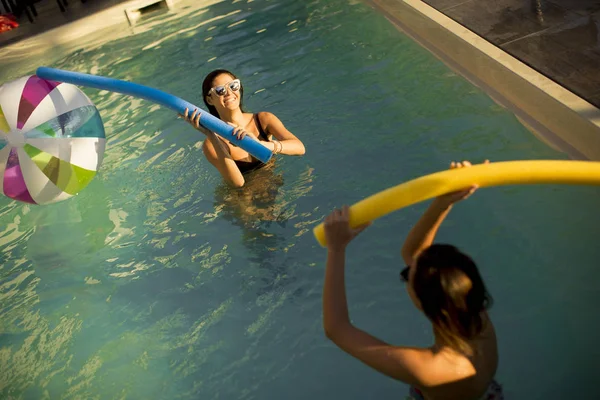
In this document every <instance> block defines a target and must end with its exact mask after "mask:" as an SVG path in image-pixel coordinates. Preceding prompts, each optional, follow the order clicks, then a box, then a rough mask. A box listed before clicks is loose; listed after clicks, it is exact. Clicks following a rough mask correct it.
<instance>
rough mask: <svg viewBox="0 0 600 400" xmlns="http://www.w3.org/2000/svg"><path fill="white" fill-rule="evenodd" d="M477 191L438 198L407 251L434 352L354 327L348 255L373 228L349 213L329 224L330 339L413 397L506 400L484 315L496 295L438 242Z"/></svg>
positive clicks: (409, 284)
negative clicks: (357, 223) (445, 224)
mask: <svg viewBox="0 0 600 400" xmlns="http://www.w3.org/2000/svg"><path fill="white" fill-rule="evenodd" d="M486 163H487V161H486ZM469 166H471V164H470V163H469V162H468V161H465V162H463V163H458V164H455V163H452V165H451V168H461V167H469ZM476 189H477V187H476V186H472V187H470V188H468V189H466V190H463V191H458V192H454V193H449V194H446V195H443V196H440V197H438V198H436V199H435V200H434V201H433V202H432V203H431V205H430V206H429V208H428V209H427V211H426V212H425V214H423V216H422V217H421V219H420V220H419V221H418V222H417V224H416V225H415V226H414V227H413V228H412V230H411V231H410V233H409V235H408V237H407V239H406V241H405V243H404V246H403V247H402V257H403V259H404V261H405V262H406V264H407V265H408V267H406V268H405V269H404V270H403V271H402V272H401V274H400V275H401V278H402V280H403V281H405V282H406V289H407V291H408V295H409V297H410V298H411V300H412V301H413V303H414V305H415V306H416V307H417V308H418V309H419V310H420V311H422V312H423V313H424V314H425V315H426V317H427V318H428V319H429V320H430V321H431V324H432V329H433V335H434V338H435V340H434V344H433V345H432V346H431V347H429V348H416V347H405V346H392V345H390V344H387V343H385V342H383V341H381V340H379V339H377V338H375V337H373V336H371V335H370V334H368V333H366V332H364V331H362V330H360V329H358V328H356V327H354V326H353V325H352V323H351V322H350V318H349V315H348V306H347V304H346V293H345V287H344V286H345V284H344V263H345V250H346V246H347V245H348V243H349V242H350V241H351V240H352V239H354V237H356V235H358V234H359V233H360V232H361V231H362V230H364V229H365V228H366V227H367V226H368V225H369V224H366V225H364V226H362V227H359V228H356V229H351V228H350V227H349V225H348V214H349V211H348V207H344V208H342V209H341V210H335V211H333V212H332V213H331V214H330V215H329V216H328V217H327V218H326V220H325V234H326V238H327V247H328V252H327V268H326V272H325V284H324V289H323V325H324V329H325V333H326V335H327V337H328V338H329V339H331V340H332V341H333V342H334V343H335V344H336V345H337V346H338V347H340V348H341V349H342V350H344V351H345V352H347V353H349V354H350V355H352V356H354V357H356V358H358V359H359V360H360V361H362V362H363V363H365V364H367V365H368V366H370V367H372V368H374V369H376V370H378V371H379V372H381V373H383V374H385V375H387V376H390V377H392V378H394V379H397V380H400V381H402V382H405V383H407V384H409V385H410V386H411V389H410V396H409V397H408V399H414V400H420V399H444V400H454V399H456V400H468V399H487V400H492V399H493V400H498V399H503V394H502V388H501V386H500V385H498V383H497V382H496V381H495V380H494V375H495V373H496V368H497V365H498V350H497V343H496V334H495V331H494V326H493V324H492V322H491V320H490V318H489V316H488V314H487V312H486V310H487V309H488V308H489V306H490V305H491V297H490V295H489V294H488V293H487V291H486V288H485V285H484V283H483V281H482V279H481V276H480V275H479V272H478V270H477V266H476V265H475V263H474V262H473V260H471V258H469V256H467V255H466V254H464V253H462V252H460V251H459V250H458V249H456V248H455V247H453V246H450V245H446V244H432V243H433V240H434V238H435V235H436V233H437V230H438V228H439V226H440V224H441V223H442V221H443V220H444V218H445V217H446V215H448V212H450V209H451V208H452V206H453V204H454V203H456V202H458V201H460V200H463V199H466V198H467V197H468V196H470V195H471V194H472V193H473V192H474V191H475V190H476Z"/></svg>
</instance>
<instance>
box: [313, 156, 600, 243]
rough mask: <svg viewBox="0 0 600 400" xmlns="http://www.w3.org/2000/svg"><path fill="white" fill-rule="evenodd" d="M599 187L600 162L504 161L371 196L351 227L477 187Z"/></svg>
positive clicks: (317, 231) (321, 232)
mask: <svg viewBox="0 0 600 400" xmlns="http://www.w3.org/2000/svg"><path fill="white" fill-rule="evenodd" d="M539 183H549V184H570V185H600V162H596V161H565V160H527V161H501V162H492V163H489V164H475V165H473V166H471V167H466V168H456V169H448V170H445V171H441V172H436V173H433V174H430V175H425V176H422V177H420V178H416V179H413V180H411V181H408V182H404V183H401V184H399V185H397V186H394V187H391V188H389V189H385V190H383V191H381V192H379V193H376V194H374V195H371V196H369V197H367V198H365V199H363V200H361V201H359V202H358V203H356V204H354V205H352V206H351V207H350V227H352V228H356V227H357V226H360V225H362V224H365V223H367V222H369V221H373V220H375V219H377V218H379V217H382V216H384V215H386V214H389V213H391V212H393V211H396V210H399V209H401V208H403V207H407V206H410V205H412V204H415V203H418V202H421V201H424V200H427V199H431V198H434V197H437V196H440V195H443V194H446V193H450V192H454V191H457V190H461V189H466V188H468V187H469V186H471V185H474V184H477V185H479V187H480V188H484V187H489V186H499V185H511V184H521V185H525V184H539ZM313 233H314V235H315V238H316V239H317V241H318V242H319V244H320V245H321V246H323V247H324V246H325V245H326V240H325V229H324V226H323V223H322V222H321V223H320V224H319V225H317V226H316V227H315V228H314V229H313Z"/></svg>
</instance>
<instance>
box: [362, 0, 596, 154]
mask: <svg viewBox="0 0 600 400" xmlns="http://www.w3.org/2000/svg"><path fill="white" fill-rule="evenodd" d="M363 1H364V2H365V3H367V4H369V5H371V6H372V7H374V8H376V9H377V10H379V11H380V12H381V13H382V14H384V15H385V16H386V18H387V19H388V20H389V21H390V22H391V23H393V24H394V25H395V26H396V27H397V28H398V29H400V30H401V31H402V32H404V33H405V34H406V35H408V36H410V37H411V38H412V39H413V40H415V41H416V42H418V43H419V44H421V45H422V46H423V47H425V48H426V49H428V50H429V51H430V52H431V53H433V54H434V55H435V56H436V57H437V58H439V59H440V60H442V61H443V62H444V63H446V64H447V65H448V66H449V67H450V68H451V69H453V70H454V71H455V72H457V73H459V74H461V75H462V76H464V77H465V78H466V79H468V80H469V81H470V82H471V83H473V84H474V85H476V86H478V87H480V88H481V89H483V90H485V91H486V92H487V93H488V94H489V95H490V96H491V97H492V98H493V99H494V100H495V101H496V102H498V103H499V104H501V105H503V106H504V107H507V108H508V109H510V110H511V111H512V112H513V113H514V114H515V115H516V116H517V118H519V120H520V121H521V122H522V123H523V124H524V125H525V126H526V127H528V128H529V129H530V130H531V132H532V133H534V134H535V135H536V136H537V137H538V138H539V139H540V140H542V141H544V142H545V143H547V144H548V145H550V146H552V147H553V148H555V149H558V150H560V151H563V152H565V153H566V154H568V155H569V156H570V157H571V158H574V159H590V160H600V110H599V109H598V108H596V107H595V106H593V105H592V104H590V103H589V102H587V101H585V100H584V99H582V98H581V97H579V96H577V95H575V94H574V93H572V92H571V91H569V90H567V89H566V88H564V87H563V86H561V85H559V84H557V83H556V82H554V81H553V80H551V79H549V78H547V77H546V76H544V75H543V74H541V73H539V72H537V71H536V70H534V69H533V68H531V67H529V66H527V65H526V64H524V63H523V62H521V61H519V60H518V59H516V58H515V57H513V56H511V55H510V54H508V53H506V52H505V51H504V50H502V49H500V48H498V47H496V46H495V45H493V44H491V43H490V42H488V41H486V40H485V39H484V38H482V37H481V36H479V35H477V34H475V33H473V32H472V31H470V30H469V29H467V28H465V27H464V26H462V25H460V24H459V23H457V22H455V21H454V20H452V19H451V18H449V17H447V16H445V15H444V14H442V13H441V12H439V11H437V10H436V9H434V8H433V7H431V6H429V5H427V4H426V3H424V2H422V1H420V0H363Z"/></svg>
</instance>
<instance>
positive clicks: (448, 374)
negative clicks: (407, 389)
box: [418, 313, 498, 400]
mask: <svg viewBox="0 0 600 400" xmlns="http://www.w3.org/2000/svg"><path fill="white" fill-rule="evenodd" d="M482 320H483V323H484V329H483V331H482V333H481V334H480V335H479V336H478V337H477V338H475V339H473V340H471V341H469V344H470V345H471V347H472V348H473V351H474V355H473V356H471V357H467V356H465V355H464V354H460V353H457V352H455V351H453V350H450V349H443V350H440V351H434V350H431V351H429V354H428V356H427V359H426V361H425V366H426V376H425V377H424V379H423V381H424V382H423V386H422V387H418V389H419V390H420V391H421V392H422V394H423V397H424V398H425V399H427V400H437V399H444V400H454V399H456V400H469V399H478V398H480V397H481V396H483V395H484V393H485V392H486V389H487V388H488V386H489V385H490V383H491V382H492V380H493V379H494V375H495V374H496V370H497V367H498V345H497V340H496V332H495V329H494V325H493V324H492V322H491V320H490V319H489V317H488V315H487V313H483V315H482Z"/></svg>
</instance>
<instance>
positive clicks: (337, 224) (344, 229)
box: [324, 206, 371, 250]
mask: <svg viewBox="0 0 600 400" xmlns="http://www.w3.org/2000/svg"><path fill="white" fill-rule="evenodd" d="M349 221H350V210H349V207H348V206H343V207H342V209H341V210H338V209H335V210H333V212H332V213H331V214H329V215H328V216H327V218H325V225H324V226H325V238H326V240H327V248H328V249H330V250H345V249H346V246H347V245H348V243H350V241H352V239H354V238H355V237H356V236H357V235H358V234H359V233H361V232H362V231H364V230H365V229H366V228H367V227H368V226H369V225H371V223H370V222H367V223H366V224H364V225H361V226H359V227H358V228H355V229H352V228H350V222H349Z"/></svg>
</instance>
